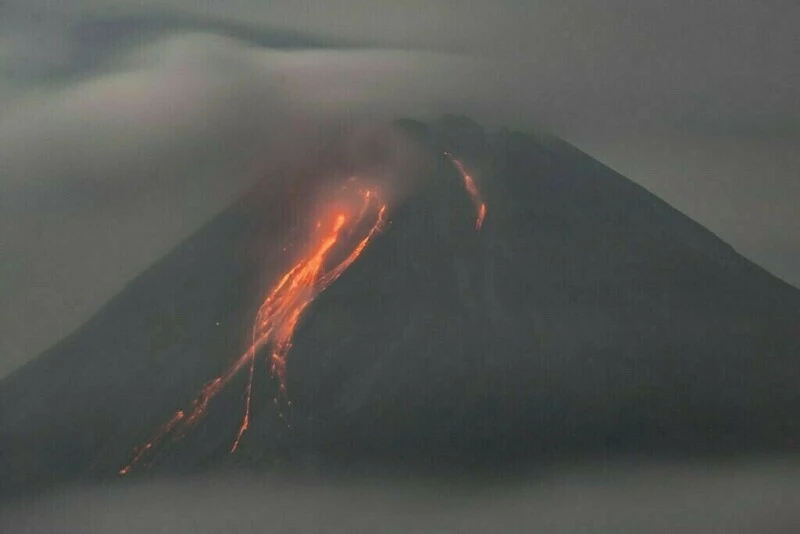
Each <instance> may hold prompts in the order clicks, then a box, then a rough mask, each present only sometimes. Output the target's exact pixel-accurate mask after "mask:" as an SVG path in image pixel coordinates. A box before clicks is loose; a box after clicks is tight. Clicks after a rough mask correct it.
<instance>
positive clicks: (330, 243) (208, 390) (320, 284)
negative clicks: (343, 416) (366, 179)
mask: <svg viewBox="0 0 800 534" xmlns="http://www.w3.org/2000/svg"><path fill="white" fill-rule="evenodd" d="M352 183H353V180H352V179H351V181H349V182H348V184H352ZM348 184H346V185H345V186H343V187H342V189H343V190H347V189H348ZM358 194H359V195H360V196H361V199H362V205H361V209H360V211H359V213H358V214H357V215H356V216H353V217H351V216H350V214H349V213H348V210H342V211H340V212H338V213H336V215H335V216H334V217H333V221H332V223H331V224H330V226H329V227H328V229H327V231H325V233H324V234H323V235H321V236H318V237H317V238H316V239H315V240H314V242H313V244H312V246H310V247H309V252H308V254H307V255H306V256H304V257H302V258H301V259H300V260H299V261H298V262H297V263H296V264H295V265H294V266H293V267H292V268H291V269H289V270H288V271H287V272H286V273H285V274H284V275H283V277H282V278H281V279H280V280H279V281H278V283H277V284H275V286H274V287H273V288H272V290H271V291H270V293H269V294H268V295H267V298H266V299H265V300H264V302H263V304H262V305H261V307H260V308H259V310H258V313H257V314H256V319H255V323H254V325H253V338H252V342H251V345H250V347H249V348H248V349H247V351H246V352H245V353H244V354H242V355H241V356H240V357H239V358H238V359H237V360H236V361H235V362H234V363H233V364H232V365H231V366H230V367H229V368H228V369H227V370H226V371H225V373H223V374H222V375H220V376H219V377H217V378H215V379H213V380H211V381H210V382H208V383H207V384H206V385H205V386H204V387H203V389H202V390H201V391H200V393H199V395H198V396H197V397H196V398H195V399H194V400H193V401H192V405H191V409H190V410H188V415H187V414H186V413H185V412H184V411H183V410H178V411H177V412H175V414H174V415H173V416H172V417H171V418H170V419H169V421H167V423H166V424H164V425H163V426H162V427H160V428H159V429H158V431H156V432H155V433H154V434H153V435H152V436H151V437H150V439H149V440H148V441H147V442H146V443H145V444H144V445H142V446H140V447H137V448H136V449H135V450H134V453H133V458H132V459H131V460H130V462H129V463H128V464H127V465H126V466H125V467H123V468H122V469H121V470H120V471H119V474H120V475H125V474H127V473H128V472H130V470H131V469H132V468H133V467H134V466H135V465H136V464H137V463H139V462H140V461H141V460H142V458H144V457H145V456H146V455H147V454H148V453H150V452H152V451H153V450H154V449H155V448H156V447H157V446H158V445H159V444H160V443H161V442H162V441H163V440H164V439H165V438H166V437H167V436H168V435H170V434H172V437H173V440H178V439H180V438H181V437H183V436H184V435H185V433H186V432H187V431H188V430H189V429H190V428H191V427H193V426H194V425H195V424H196V423H197V422H198V421H199V420H200V419H201V418H202V417H203V416H204V415H205V413H206V411H207V409H208V405H209V402H210V401H211V399H213V398H214V396H216V395H217V394H218V393H219V392H220V391H221V390H222V389H223V388H224V387H225V386H226V385H227V384H228V383H229V382H230V381H231V380H232V379H233V378H234V377H235V376H236V375H238V373H239V372H240V371H241V370H242V369H243V368H244V367H245V366H246V365H248V364H249V366H248V377H247V386H246V389H245V397H244V398H245V411H244V417H243V419H242V422H241V424H240V426H239V430H238V432H237V435H236V438H235V440H234V442H233V445H232V447H231V449H230V452H231V453H233V452H235V451H236V450H237V448H238V447H239V443H240V441H241V439H242V436H243V435H244V433H245V432H246V431H247V429H248V428H249V426H250V417H251V409H250V406H251V398H252V389H253V375H254V373H255V359H256V355H257V353H258V351H259V349H261V348H262V347H264V346H265V345H267V344H270V345H271V347H272V352H271V356H270V359H269V360H270V374H271V375H272V376H273V377H274V378H275V379H276V380H277V381H278V396H276V398H275V402H276V404H277V403H278V402H279V398H285V396H286V357H287V355H288V353H289V351H290V349H291V348H292V339H293V337H294V333H295V330H296V329H297V326H298V324H299V322H300V319H301V317H302V315H303V312H304V311H305V310H306V308H307V307H308V305H309V304H311V302H313V300H314V299H315V298H316V297H317V296H318V295H319V294H320V293H321V292H322V291H324V290H325V289H326V288H327V287H328V286H330V284H332V283H333V282H334V281H336V279H337V278H339V276H341V275H342V273H344V271H345V270H347V268H348V267H350V265H352V264H353V262H355V261H356V259H358V257H359V256H360V255H361V253H362V252H363V251H364V249H365V248H366V247H367V245H368V244H369V242H370V241H371V240H372V239H373V238H374V237H375V235H376V234H378V233H379V232H380V231H381V230H382V228H383V226H384V225H385V224H386V214H387V206H386V204H382V203H381V202H380V200H379V197H378V194H377V192H376V191H374V190H363V189H361V190H358ZM371 206H373V208H377V215H376V216H375V221H374V222H373V224H372V225H371V226H370V228H369V230H368V231H367V232H366V234H365V235H364V237H362V238H361V239H360V240H359V241H358V242H357V243H356V244H355V246H354V247H353V249H352V250H351V251H350V253H349V254H348V255H347V256H346V257H345V258H344V259H343V260H341V261H339V262H338V263H337V264H335V265H333V266H332V267H328V261H329V259H330V255H331V253H332V252H333V251H334V250H335V248H336V246H337V245H340V244H342V243H341V241H342V238H343V236H342V233H343V230H344V229H345V227H348V228H349V231H348V232H347V235H345V236H344V237H345V238H346V237H348V236H350V235H352V234H353V232H355V231H357V230H358V228H359V227H362V225H361V224H360V223H361V221H362V219H363V218H364V217H365V216H366V214H367V212H368V211H369V209H370V207H371ZM377 206H380V207H379V208H378V207H377ZM322 227H323V225H322V223H321V222H320V223H318V224H317V231H318V232H320V231H321V230H322ZM345 244H346V243H345ZM281 417H282V414H281Z"/></svg>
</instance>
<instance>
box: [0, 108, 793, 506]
mask: <svg viewBox="0 0 800 534" xmlns="http://www.w3.org/2000/svg"><path fill="white" fill-rule="evenodd" d="M395 128H396V129H398V130H400V131H402V132H403V134H402V135H404V136H407V137H408V138H410V139H412V140H413V143H415V144H417V145H418V146H419V147H420V148H421V150H422V152H423V153H424V154H425V156H424V157H423V158H422V161H423V163H421V164H420V165H418V166H417V167H415V169H416V170H415V176H414V180H413V182H414V183H415V184H416V185H415V187H414V189H413V192H412V193H411V194H410V195H407V196H406V197H403V198H404V200H402V201H399V202H397V203H395V204H393V205H392V207H391V214H390V218H391V224H390V225H389V226H388V227H387V228H386V230H385V231H384V232H383V233H382V234H381V236H380V237H379V238H378V239H376V240H375V241H374V242H373V243H372V244H371V245H370V247H369V248H368V249H367V250H366V252H365V253H364V254H363V256H362V257H361V258H360V259H359V260H358V261H357V262H356V263H355V264H354V265H353V266H352V267H351V268H350V269H349V270H348V271H346V272H345V273H344V275H343V276H342V277H341V278H340V279H339V280H338V281H337V282H336V283H335V284H333V285H332V286H331V287H330V288H329V289H328V290H327V291H325V292H324V293H323V294H322V295H320V296H319V298H318V299H317V300H316V301H315V302H314V304H313V305H312V306H311V308H310V309H309V311H308V313H307V314H306V315H305V317H304V319H303V321H302V324H301V325H300V327H299V329H298V331H297V334H296V338H295V344H294V347H293V348H292V350H291V352H290V354H289V363H288V388H289V396H290V398H291V400H292V402H293V405H292V407H291V409H290V410H289V411H288V412H287V414H286V415H287V417H288V420H289V422H290V423H291V428H289V427H287V426H286V425H285V424H284V423H283V422H282V421H281V420H280V419H279V418H278V416H277V411H276V408H275V407H274V405H273V403H272V398H273V396H274V394H275V384H274V382H273V381H271V380H270V379H269V378H268V377H267V364H266V363H265V358H260V360H259V364H258V373H257V379H256V384H255V394H254V395H255V396H254V400H255V403H254V422H253V425H252V429H251V430H250V431H249V432H248V434H246V437H245V439H244V441H243V445H242V448H241V450H240V452H239V453H237V455H236V456H234V457H231V456H229V455H228V454H227V450H228V448H229V446H230V443H231V440H232V438H233V437H234V435H235V431H236V428H237V426H238V423H239V420H240V418H241V414H242V401H241V398H242V391H243V386H244V377H243V376H242V377H240V379H239V380H238V381H236V382H234V383H232V384H231V387H229V388H228V389H227V390H226V391H225V392H224V393H223V394H221V395H220V396H219V397H217V398H216V399H215V401H214V403H213V404H212V405H211V409H210V410H209V413H208V416H207V417H206V418H205V419H204V420H203V421H202V422H201V423H200V424H199V425H198V426H197V428H196V429H195V430H194V431H193V432H192V433H190V434H189V435H187V436H186V438H184V439H183V440H181V441H179V442H176V443H172V442H168V444H167V446H166V447H163V448H160V449H159V450H158V451H157V453H156V454H155V455H153V457H152V460H153V464H152V467H151V469H152V470H155V471H163V470H180V471H188V472H193V471H196V470H198V469H201V468H207V467H209V466H219V465H220V464H222V465H223V466H224V465H227V464H236V465H240V466H241V465H244V466H258V467H260V468H265V467H268V466H272V465H276V464H282V465H290V466H305V465H314V466H316V467H317V468H325V467H326V466H336V467H338V468H348V467H349V466H355V465H358V464H365V465H366V464H369V465H379V466H394V467H397V466H401V467H402V466H413V467H415V468H431V469H440V468H442V469H457V470H471V469H478V468H484V467H490V468H499V467H518V466H520V465H534V464H536V463H537V462H543V461H547V460H549V459H552V458H575V457H586V456H600V457H603V456H607V455H615V454H625V453H637V454H663V455H674V454H681V455H683V454H720V453H736V452H748V451H794V450H796V444H797V440H798V438H800V421H798V416H797V414H798V413H800V394H799V393H798V391H800V389H798V384H800V328H798V327H799V326H800V291H798V290H796V289H795V288H792V287H791V286H789V285H787V284H785V283H783V282H781V281H779V280H777V279H776V278H774V277H772V276H771V275H769V274H768V273H767V272H765V271H764V270H762V269H760V268H759V267H757V266H755V265H754V264H752V263H750V262H749V261H747V260H745V259H744V258H742V257H741V256H739V255H738V254H737V253H736V252H735V251H734V250H733V249H731V248H730V247H729V246H728V245H726V244H725V243H723V242H721V241H720V240H719V239H718V238H716V237H715V236H714V235H713V234H711V233H710V232H708V231H707V230H705V229H704V228H702V227H701V226H699V225H698V224H696V223H694V222H693V221H691V220H690V219H688V218H687V217H685V216H683V215H682V214H680V213H679V212H677V211H676V210H674V209H673V208H671V207H670V206H668V205H667V204H666V203H664V202H662V201H660V200H659V199H658V198H656V197H655V196H653V195H651V194H649V193H648V192H647V191H645V190H644V189H642V188H641V187H639V186H637V185H635V184H634V183H632V182H630V181H629V180H627V179H625V178H624V177H622V176H620V175H619V174H617V173H615V172H613V171H611V170H610V169H608V168H606V167H604V166H602V165H601V164H599V163H597V162H596V161H594V160H592V159H591V158H589V157H588V156H586V155H584V154H582V153H580V152H579V151H577V150H576V149H574V148H572V147H571V146H569V145H567V144H566V143H564V142H563V141H560V140H558V139H555V138H552V137H548V136H539V137H532V136H525V135H522V134H518V133H508V132H502V133H500V134H496V135H486V134H485V133H484V132H483V130H482V129H481V128H480V127H479V126H478V125H476V124H474V123H471V122H470V121H468V120H467V119H463V118H456V117H448V118H445V119H443V120H442V121H440V122H439V123H437V124H435V125H431V126H427V125H424V124H421V123H416V122H413V121H399V122H398V123H397V124H396V125H395ZM371 142H372V143H373V145H374V146H371V148H370V147H368V148H367V149H365V150H366V152H368V153H369V157H368V158H367V159H369V160H370V161H372V162H373V163H374V160H376V159H378V160H380V158H381V154H382V152H381V150H384V149H386V147H385V146H383V147H382V145H381V140H380V139H377V140H375V139H373V140H372V141H371ZM376 147H377V148H376ZM444 149H447V150H451V151H453V152H454V153H455V154H456V156H457V157H459V158H460V159H461V160H462V161H463V162H464V164H465V165H466V166H467V168H468V169H469V170H470V171H471V172H472V174H473V175H474V177H475V179H476V181H477V182H478V184H479V187H480V189H481V191H482V193H483V196H484V198H485V201H486V203H487V205H488V216H487V218H486V222H485V225H484V227H483V229H482V231H481V232H476V231H475V229H474V217H475V214H474V210H473V206H472V204H471V202H470V198H469V196H468V195H467V194H466V192H465V190H464V188H463V184H462V182H461V177H460V176H459V174H458V173H457V171H456V169H454V168H453V166H452V165H451V164H450V163H449V161H448V160H447V158H445V157H444V155H443V154H442V151H443V150H444ZM348 154H349V155H348ZM348 154H345V155H343V154H342V153H340V152H339V151H337V149H332V150H331V151H329V152H328V153H327V154H324V155H323V156H322V157H321V158H320V159H319V160H318V161H316V162H314V163H313V164H309V165H308V166H307V168H306V169H305V171H304V172H302V173H299V174H297V173H295V174H294V175H293V176H292V179H291V180H287V181H284V182H280V183H274V181H273V182H272V183H271V184H270V186H269V187H266V186H265V187H261V188H256V189H255V190H254V191H253V192H252V193H251V194H250V195H248V196H247V197H246V198H245V199H243V200H242V201H241V202H240V203H238V204H236V205H235V206H233V207H231V209H229V210H228V211H227V212H225V213H223V214H222V215H220V216H219V217H217V218H216V219H214V220H213V221H212V222H210V223H209V224H208V225H206V226H205V227H204V228H202V229H201V230H200V231H198V232H197V234H196V235H195V236H193V237H192V238H191V239H189V240H187V241H186V242H184V243H183V244H181V245H180V246H179V247H177V248H176V249H175V250H174V251H173V252H171V253H170V254H169V255H168V256H166V257H165V258H164V259H163V260H161V261H160V262H158V263H157V264H156V265H154V266H153V267H151V268H150V269H149V270H148V271H146V272H145V273H143V274H142V275H141V276H139V277H138V278H137V279H135V280H134V281H132V282H131V283H130V284H129V285H128V287H127V288H126V289H125V290H124V291H123V292H122V293H121V294H119V295H118V296H117V297H115V298H114V299H113V300H112V301H111V302H109V303H108V304H107V305H106V306H105V307H104V308H103V309H102V310H101V311H100V312H99V313H98V314H97V315H96V316H95V317H94V318H93V319H92V320H91V321H89V322H88V323H87V324H86V325H84V326H83V327H82V328H80V329H79V330H78V331H76V332H75V333H74V334H73V335H71V336H69V337H68V338H67V339H65V340H63V341H62V342H60V343H58V344H57V345H56V346H54V347H53V348H52V349H50V350H49V351H47V352H46V353H44V354H43V355H41V356H40V357H39V358H37V359H36V360H34V361H32V362H31V363H30V364H28V365H26V366H25V367H24V368H22V369H20V370H19V371H18V372H16V373H14V374H13V375H11V376H9V377H7V378H6V379H5V380H3V381H2V382H1V383H0V455H2V456H0V486H1V487H2V490H4V491H6V492H11V491H17V490H19V489H21V488H34V487H40V486H41V485H44V484H47V483H49V482H54V481H64V480H71V479H76V478H80V477H85V476H105V475H108V476H113V475H114V474H115V473H116V471H117V469H119V467H121V465H123V464H124V463H125V462H126V460H127V459H128V458H129V456H130V452H131V449H132V448H133V447H134V446H135V445H137V444H139V443H140V442H141V441H143V440H144V439H145V438H147V437H148V436H149V435H150V433H151V432H152V431H153V429H154V428H156V427H158V425H160V424H162V423H163V422H164V421H165V420H166V419H167V418H168V417H169V416H170V415H171V414H172V413H173V412H174V411H175V410H176V409H177V408H182V407H185V406H186V405H187V404H188V403H189V402H190V401H191V399H192V398H194V396H195V394H196V393H197V391H198V390H199V389H200V388H201V387H202V385H203V384H204V383H205V382H206V381H208V380H209V379H211V378H213V377H214V376H216V375H217V374H219V373H220V372H221V370H222V369H223V368H224V367H225V366H226V365H227V364H228V363H230V361H231V360H232V359H233V358H235V357H236V356H238V355H239V354H240V353H241V352H242V351H243V350H244V349H245V348H246V343H247V340H248V332H249V328H250V322H251V320H252V317H253V316H254V314H255V311H256V310H257V309H258V306H259V304H260V301H261V299H262V298H263V296H264V294H265V292H266V290H267V289H268V288H269V286H270V285H271V284H272V283H273V282H274V280H275V279H276V278H277V277H278V276H279V275H280V273H281V271H282V270H283V269H285V268H286V267H287V265H288V263H287V258H286V256H285V255H282V254H281V253H280V252H281V248H282V243H284V242H285V240H286V238H287V236H288V235H290V231H291V228H294V227H295V226H296V223H297V221H298V220H299V218H301V217H302V214H303V213H305V212H304V209H306V208H307V205H306V204H305V203H304V201H303V199H304V198H306V197H307V196H308V195H307V191H308V190H309V188H311V187H313V183H314V180H315V179H316V177H317V176H319V175H320V174H321V173H322V169H325V170H326V172H330V169H331V168H332V167H333V168H336V169H338V170H339V171H340V172H341V173H347V172H350V171H351V170H353V169H356V170H358V169H359V168H360V166H361V164H362V163H363V161H362V160H363V154H362V155H361V156H358V157H354V156H352V154H350V153H348ZM217 323H219V324H217ZM264 356H265V357H266V351H265V354H264Z"/></svg>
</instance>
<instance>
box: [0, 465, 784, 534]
mask: <svg viewBox="0 0 800 534" xmlns="http://www.w3.org/2000/svg"><path fill="white" fill-rule="evenodd" d="M0 531H2V532H14V533H16V534H23V533H29V532H30V533H37V534H40V533H48V532H54V533H55V532H57V533H60V534H68V533H79V532H80V533H94V532H98V533H100V532H103V533H106V532H114V533H127V532H147V533H148V534H156V533H161V532H164V533H178V532H191V533H203V532H302V533H309V532H347V533H352V532H370V533H376V532H403V533H408V532H459V533H463V532H549V533H558V532H581V533H592V532H598V533H599V532H614V533H624V532H636V533H640V532H648V533H660V532H663V533H675V532H681V533H695V532H696V533H708V532H726V533H750V532H752V533H774V534H777V533H786V534H790V533H795V532H800V462H798V461H796V460H795V461H787V460H770V461H751V462H738V463H727V464H720V465H714V466H709V465H701V464H691V465H690V464H681V465H678V464H672V465H648V466H636V467H634V466H630V465H629V466H619V465H618V466H613V467H611V466H605V467H592V468H589V467H581V468H578V467H574V468H571V469H561V470H557V471H551V472H548V473H542V474H540V475H539V476H537V477H531V478H530V479H528V481H527V482H519V481H509V482H504V481H502V480H495V481H493V482H491V483H481V484H477V483H473V482H465V481H463V480H462V481H458V482H456V481H449V482H448V481H442V480H437V481H433V480H421V479H417V480H411V479H404V480H388V479H373V480H366V479H360V480H354V479H350V480H337V481H332V480H313V481H312V480H308V479H304V480H299V479H291V480H287V479H285V478H277V477H263V478H256V477H233V476H229V477H214V478H205V479H200V478H193V479H176V480H160V481H147V482H145V481H142V480H141V479H140V480H139V481H136V480H132V481H129V482H128V481H125V482H121V483H119V484H114V485H110V486H102V487H101V486H96V487H89V488H82V489H79V490H74V491H59V492H55V493H53V494H51V495H48V496H45V497H40V498H38V499H32V500H25V501H17V502H6V503H4V504H3V505H2V506H0Z"/></svg>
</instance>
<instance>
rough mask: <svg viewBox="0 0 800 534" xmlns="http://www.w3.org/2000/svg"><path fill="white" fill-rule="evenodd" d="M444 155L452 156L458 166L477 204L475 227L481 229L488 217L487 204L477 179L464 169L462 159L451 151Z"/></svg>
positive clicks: (451, 158)
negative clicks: (476, 183) (457, 157)
mask: <svg viewBox="0 0 800 534" xmlns="http://www.w3.org/2000/svg"><path fill="white" fill-rule="evenodd" d="M444 155H445V156H447V157H448V158H450V161H452V162H453V165H455V166H456V169H458V172H460V173H461V177H462V178H464V185H465V186H466V188H467V192H468V193H469V196H470V197H471V198H472V203H473V204H474V205H475V211H476V212H477V216H476V219H475V229H476V230H480V229H481V227H482V226H483V220H484V219H485V218H486V204H485V203H484V202H483V198H481V193H480V191H478V186H476V185H475V181H474V180H473V179H472V176H470V175H469V174H468V173H467V171H466V169H464V165H463V164H462V163H461V161H459V160H457V159H456V158H455V157H454V156H453V155H452V154H451V153H450V152H445V153H444Z"/></svg>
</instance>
